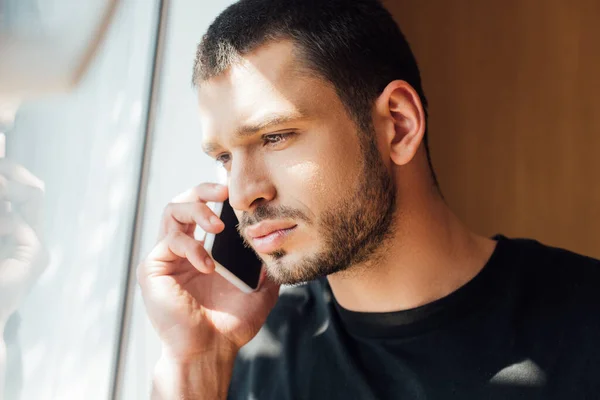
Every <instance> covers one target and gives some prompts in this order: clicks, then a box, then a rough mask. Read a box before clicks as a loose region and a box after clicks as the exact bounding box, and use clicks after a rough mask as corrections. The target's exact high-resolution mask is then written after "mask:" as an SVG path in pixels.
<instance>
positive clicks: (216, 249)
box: [204, 200, 262, 293]
mask: <svg viewBox="0 0 600 400" xmlns="http://www.w3.org/2000/svg"><path fill="white" fill-rule="evenodd" d="M213 211H214V212H215V214H216V215H218V216H219V218H221V220H222V221H223V223H224V224H225V229H224V230H223V231H222V232H221V233H218V234H216V235H215V234H213V233H207V234H206V237H205V239H204V248H205V249H206V251H207V252H208V254H210V256H211V257H212V258H213V260H214V261H215V267H216V268H215V270H216V272H217V273H219V274H220V275H221V276H222V277H223V278H225V279H227V280H228V281H229V282H231V283H232V284H233V285H235V286H236V287H237V288H239V289H240V290H241V291H243V292H246V293H251V292H253V291H255V290H256V289H257V288H258V281H259V279H260V273H261V268H262V260H261V259H260V258H259V257H258V255H256V253H255V252H254V250H252V249H251V248H249V247H246V244H245V243H244V240H243V239H242V237H241V236H240V234H239V232H238V230H237V228H236V226H237V224H238V219H237V217H236V216H235V213H234V212H233V208H231V205H230V204H229V200H225V201H224V202H223V203H215V207H214V210H213Z"/></svg>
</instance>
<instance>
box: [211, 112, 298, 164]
mask: <svg viewBox="0 0 600 400" xmlns="http://www.w3.org/2000/svg"><path fill="white" fill-rule="evenodd" d="M303 118H304V115H303V114H302V113H293V114H269V115H267V116H266V117H265V118H263V119H262V120H261V121H259V122H256V123H250V124H245V125H242V126H241V127H239V128H238V129H237V130H236V132H235V136H236V137H238V138H243V137H247V136H252V135H254V134H256V133H257V132H260V131H264V130H268V129H271V128H274V127H276V126H278V125H283V124H287V123H290V122H295V121H298V120H300V119H303ZM220 148H221V146H219V145H218V144H216V143H213V142H206V143H204V144H202V150H204V152H205V153H207V154H208V153H212V152H214V151H216V150H218V149H220Z"/></svg>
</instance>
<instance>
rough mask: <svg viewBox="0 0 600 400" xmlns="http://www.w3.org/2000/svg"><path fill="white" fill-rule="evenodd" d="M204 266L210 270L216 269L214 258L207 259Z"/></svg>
mask: <svg viewBox="0 0 600 400" xmlns="http://www.w3.org/2000/svg"><path fill="white" fill-rule="evenodd" d="M204 265H206V266H207V267H208V268H214V266H215V263H214V262H213V260H212V258H210V257H206V258H205V259H204Z"/></svg>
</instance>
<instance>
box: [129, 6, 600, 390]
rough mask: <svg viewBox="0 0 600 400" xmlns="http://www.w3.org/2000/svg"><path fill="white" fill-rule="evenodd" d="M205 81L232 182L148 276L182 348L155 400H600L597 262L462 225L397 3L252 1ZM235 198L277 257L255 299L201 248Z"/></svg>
mask: <svg viewBox="0 0 600 400" xmlns="http://www.w3.org/2000/svg"><path fill="white" fill-rule="evenodd" d="M193 79H194V83H195V85H196V86H197V87H198V93H199V97H198V98H199V108H200V115H201V119H202V125H203V134H204V150H205V151H206V152H207V153H208V154H209V155H210V156H211V157H213V158H214V159H216V160H217V161H218V162H220V163H222V164H223V166H224V167H225V168H226V169H227V171H228V178H229V179H228V186H227V187H224V186H219V185H214V184H201V185H199V186H197V187H195V188H192V189H191V190H189V191H188V192H186V193H184V194H183V195H181V196H179V197H178V198H177V200H176V201H174V202H173V203H171V204H169V205H168V206H167V207H166V210H165V214H164V218H163V223H162V227H161V232H160V237H159V241H158V244H157V245H156V247H155V248H154V250H153V251H152V252H151V254H150V255H149V256H148V258H147V259H146V260H145V261H143V262H142V263H141V264H140V266H139V268H138V280H139V282H140V285H141V288H142V291H143V295H144V301H145V304H146V308H147V311H148V314H149V316H150V319H151V321H152V323H153V325H154V327H155V329H156V330H157V332H158V334H159V336H160V338H161V340H162V343H163V353H162V357H161V359H160V361H159V363H158V364H157V366H156V375H155V381H154V392H153V393H154V396H155V398H164V399H176V398H177V399H195V398H198V399H200V398H201V399H220V398H223V399H224V398H230V399H277V400H279V399H311V400H314V399H490V398H502V399H505V398H511V399H512V398H527V399H552V398H557V399H563V398H581V399H583V398H600V384H599V381H600V350H599V349H600V347H599V346H598V345H597V341H598V338H599V337H600V322H599V320H600V318H599V316H600V294H598V290H597V287H598V283H599V282H600V268H599V263H598V261H596V260H592V259H590V258H586V257H583V256H579V255H576V254H573V253H570V252H567V251H565V250H560V249H556V248H550V247H547V246H544V245H542V244H540V243H538V242H536V241H533V240H524V239H521V240H515V239H508V238H506V237H503V236H496V237H494V238H492V239H490V238H486V237H482V236H479V235H477V234H475V233H473V232H471V231H470V230H469V229H468V228H467V227H466V226H465V225H464V224H463V223H461V221H460V220H458V219H457V217H456V216H455V215H454V214H453V213H452V211H451V210H450V209H449V208H448V207H447V205H446V204H445V202H444V200H443V197H442V195H441V194H440V191H439V188H438V185H437V182H436V179H435V174H434V173H433V169H432V167H431V162H430V160H429V152H428V148H427V129H426V120H427V112H426V105H427V103H426V100H425V96H424V94H423V90H422V87H421V82H420V77H419V70H418V68H417V65H416V62H415V60H414V57H413V55H412V53H411V50H410V48H409V46H408V44H407V42H406V40H405V39H404V37H403V36H402V34H401V32H400V30H399V29H398V27H397V26H396V24H395V23H394V21H393V20H392V18H391V16H390V15H389V13H388V12H387V11H386V10H385V9H384V8H383V7H382V6H381V4H379V3H378V2H377V1H375V0H318V1H317V0H313V1H310V0H242V1H240V2H238V3H236V4H234V5H232V6H231V7H229V8H228V9H227V10H225V11H224V12H223V13H222V14H221V15H220V16H219V17H218V18H217V19H216V20H215V21H214V23H213V24H212V25H211V27H210V28H209V30H208V32H207V34H206V35H205V36H204V38H203V40H202V42H201V43H200V45H199V48H198V53H197V58H196V62H195V66H194V77H193ZM226 198H229V200H230V203H231V205H232V207H233V208H234V209H235V211H236V214H237V217H238V219H239V221H240V224H239V229H240V232H241V233H242V234H243V235H244V237H245V240H246V241H247V242H248V244H249V245H250V246H252V247H253V248H254V250H255V251H256V252H257V254H258V255H259V256H260V257H261V258H262V260H263V261H264V271H265V274H263V276H262V278H261V279H262V282H261V286H260V289H259V290H257V291H256V292H254V293H252V294H249V295H248V294H244V293H242V292H241V291H239V290H238V289H236V288H235V287H234V286H233V285H231V284H229V283H228V282H227V281H225V280H224V279H223V278H221V276H219V275H218V274H215V273H214V263H213V262H212V260H211V259H210V257H208V255H207V253H206V252H205V251H204V249H203V246H202V242H200V241H196V240H195V239H194V238H193V231H194V227H195V225H196V224H198V225H200V226H201V227H202V228H203V229H204V230H205V231H207V232H213V233H217V232H220V231H221V230H222V229H223V223H222V222H221V221H220V220H219V219H218V218H216V216H215V215H214V214H213V213H212V211H210V209H209V208H208V207H207V206H206V204H205V203H206V202H207V201H223V200H225V199H226ZM258 228H260V229H258ZM257 229H258V230H262V231H265V232H266V231H268V232H269V235H267V237H268V239H269V240H263V239H264V238H262V239H261V238H257V237H256V236H254V237H253V232H254V231H256V230H257ZM257 239H258V240H257ZM265 243H267V244H266V245H265ZM281 284H288V285H294V286H292V287H291V288H287V287H286V289H285V290H283V291H282V294H281V295H280V296H278V293H279V285H281ZM296 284H298V285H296Z"/></svg>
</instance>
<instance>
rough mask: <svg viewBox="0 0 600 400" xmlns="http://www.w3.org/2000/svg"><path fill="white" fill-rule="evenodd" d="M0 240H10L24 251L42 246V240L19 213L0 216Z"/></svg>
mask: <svg viewBox="0 0 600 400" xmlns="http://www.w3.org/2000/svg"><path fill="white" fill-rule="evenodd" d="M0 238H2V239H3V240H9V241H11V242H13V243H14V244H15V245H17V246H22V247H23V248H24V249H26V248H28V247H35V246H38V245H39V244H40V238H39V237H38V235H37V234H36V232H35V231H34V230H33V228H32V227H31V226H29V224H27V222H26V221H25V220H23V218H21V216H20V215H19V214H18V213H14V212H11V213H6V214H2V215H0Z"/></svg>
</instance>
